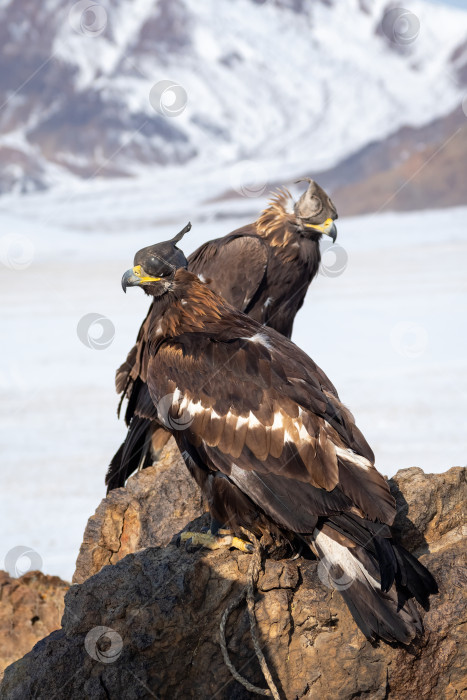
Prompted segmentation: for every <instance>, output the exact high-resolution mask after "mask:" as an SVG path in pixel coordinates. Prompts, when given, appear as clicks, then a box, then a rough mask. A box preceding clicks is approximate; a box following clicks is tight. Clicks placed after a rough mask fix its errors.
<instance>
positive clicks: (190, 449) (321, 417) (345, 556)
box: [122, 241, 437, 643]
mask: <svg viewBox="0 0 467 700" xmlns="http://www.w3.org/2000/svg"><path fill="white" fill-rule="evenodd" d="M187 268H188V261H187V260H186V259H185V258H184V255H183V253H182V251H181V250H180V249H179V248H178V247H177V246H176V244H175V242H174V241H169V242H166V243H163V244H158V245H154V246H150V247H148V248H144V249H142V250H140V251H139V252H138V253H137V254H136V256H135V260H134V267H133V268H132V269H130V270H128V271H127V272H126V273H125V274H124V276H123V279H122V286H123V289H124V290H126V288H127V287H129V286H141V287H142V288H143V289H144V291H145V292H146V293H147V294H150V295H151V296H153V304H152V309H151V312H150V315H149V318H148V320H147V344H146V347H145V355H146V359H145V361H146V372H147V374H146V380H147V386H148V389H149V392H148V394H149V400H150V402H151V404H152V409H153V413H154V415H156V414H157V415H158V416H159V420H162V421H163V422H164V424H165V426H166V427H167V429H168V430H169V431H170V432H171V433H172V435H173V436H174V437H175V439H176V441H177V444H178V447H179V449H180V451H181V453H182V455H183V457H184V460H185V463H186V465H187V467H188V469H189V471H190V472H191V474H192V476H193V477H194V478H195V480H196V482H197V483H198V485H199V486H200V488H201V490H202V492H203V494H204V496H205V498H206V500H207V502H208V504H209V510H210V512H211V516H212V518H213V521H214V523H217V524H219V523H220V524H222V525H223V526H224V527H225V526H226V525H227V526H228V527H229V528H230V529H231V530H232V531H233V533H234V534H235V535H237V539H236V542H237V543H238V542H241V540H240V539H239V538H238V535H239V529H240V528H241V527H243V528H247V529H248V530H250V531H252V532H254V533H255V534H256V535H257V536H263V535H265V536H266V537H268V538H269V539H270V540H271V539H272V540H281V539H282V540H284V541H287V542H289V543H291V544H292V545H293V546H296V543H297V541H298V542H301V543H303V542H305V543H306V544H307V547H310V548H311V549H312V551H313V552H314V553H315V554H316V555H317V557H318V558H319V559H320V560H321V563H325V565H326V566H327V567H329V569H330V570H332V571H333V572H334V573H335V574H336V575H337V576H338V577H339V578H342V577H344V578H345V579H346V581H347V584H346V585H345V586H341V587H340V589H341V593H342V596H343V597H344V599H345V601H346V602H347V604H348V606H349V609H350V611H351V613H352V615H353V617H354V619H355V621H356V623H357V624H358V626H359V627H360V629H361V630H362V632H363V633H364V634H365V635H366V636H367V637H368V638H370V639H371V638H375V637H380V638H382V639H384V640H387V641H389V642H402V643H408V642H409V641H410V640H412V639H413V638H414V637H415V636H416V635H417V633H419V632H421V630H422V623H421V619H420V616H419V613H418V611H417V609H416V607H415V605H414V603H413V600H412V598H415V599H416V600H417V601H418V602H419V603H420V604H422V605H423V606H425V607H426V606H427V605H428V599H429V595H430V593H435V592H436V591H437V586H436V582H435V581H434V579H433V577H432V576H431V574H430V573H429V571H428V570H427V569H426V568H425V567H424V566H423V565H422V564H420V563H419V562H418V561H417V559H415V558H414V557H413V556H412V555H411V554H410V553H409V552H407V551H406V550H405V549H404V548H403V547H401V546H400V545H398V544H396V543H395V542H394V541H393V539H392V536H391V529H390V526H391V524H392V522H393V520H394V515H395V503H394V499H393V497H392V495H391V493H390V491H389V487H388V485H387V482H386V481H385V479H384V478H383V477H382V476H381V474H379V472H378V471H377V470H376V469H375V467H374V455H373V452H372V450H371V448H370V447H369V446H368V444H367V442H366V440H365V438H364V437H363V435H362V433H361V432H360V430H359V429H358V428H357V426H356V425H355V422H354V418H353V416H352V415H351V413H350V412H349V410H348V409H347V408H346V407H345V406H344V405H343V404H342V403H341V402H340V400H339V397H338V395H337V392H336V389H335V388H334V386H333V385H332V383H331V382H330V381H329V379H328V378H327V377H326V375H325V374H324V372H322V371H321V370H320V368H319V367H317V365H316V364H315V363H314V362H313V360H311V359H310V358H309V357H308V356H307V355H306V354H305V353H304V352H302V351H301V350H300V349H299V348H298V347H297V346H296V345H294V344H293V343H292V342H291V341H290V340H289V339H288V338H286V337H284V336H283V335H280V334H279V333H277V332H276V331H274V330H273V329H271V328H268V327H265V326H262V325H261V324H260V323H258V321H256V320H255V319H252V318H251V317H249V316H247V315H246V314H244V313H242V312H241V311H238V309H235V308H234V307H233V306H232V305H230V304H228V303H227V302H226V301H225V300H224V299H222V297H220V296H219V295H218V294H216V293H215V292H213V291H212V290H211V289H210V288H209V287H208V286H207V285H206V284H204V283H203V282H201V281H200V280H199V278H198V277H197V276H196V275H195V274H193V273H192V272H190V271H189V270H188V269H187ZM189 536H190V537H191V538H192V539H193V542H194V543H198V544H200V543H202V544H205V545H207V546H213V547H216V546H217V545H218V544H219V541H218V539H217V538H218V535H216V534H215V528H214V532H211V533H207V534H205V533H189Z"/></svg>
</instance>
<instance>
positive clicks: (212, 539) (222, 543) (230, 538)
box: [178, 531, 253, 553]
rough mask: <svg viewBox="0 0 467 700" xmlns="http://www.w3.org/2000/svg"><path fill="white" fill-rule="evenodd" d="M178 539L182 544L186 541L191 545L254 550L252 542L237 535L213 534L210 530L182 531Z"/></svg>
mask: <svg viewBox="0 0 467 700" xmlns="http://www.w3.org/2000/svg"><path fill="white" fill-rule="evenodd" d="M178 540H179V541H180V544H181V543H182V542H185V543H186V545H188V546H189V547H206V548H207V549H222V548H223V547H227V548H229V549H230V548H231V547H233V548H234V549H239V550H240V551H241V552H248V553H251V552H253V545H252V544H251V543H250V542H245V540H242V539H240V537H235V536H234V535H231V534H230V535H224V536H219V535H213V534H212V533H210V532H189V531H187V532H182V533H181V535H179V538H178Z"/></svg>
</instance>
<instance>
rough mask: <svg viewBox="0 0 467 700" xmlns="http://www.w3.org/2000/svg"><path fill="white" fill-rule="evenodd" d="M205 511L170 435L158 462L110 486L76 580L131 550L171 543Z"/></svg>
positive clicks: (88, 534) (87, 538)
mask: <svg viewBox="0 0 467 700" xmlns="http://www.w3.org/2000/svg"><path fill="white" fill-rule="evenodd" d="M205 510H206V508H205V507H204V505H203V503H202V499H201V494H200V491H199V489H198V487H197V486H196V484H195V482H194V481H193V479H191V478H190V477H189V475H188V472H187V468H186V466H185V464H184V462H183V460H182V458H181V456H180V453H179V451H178V448H177V446H176V444H175V441H174V440H170V442H169V443H168V444H167V445H166V447H165V449H164V451H163V453H162V456H161V459H160V460H159V462H158V463H157V464H156V465H155V466H153V467H148V468H147V469H143V471H141V472H138V473H137V474H135V475H134V476H132V477H131V478H130V479H129V480H128V482H127V484H126V487H125V488H121V489H115V490H114V491H111V492H110V493H109V495H108V496H107V498H104V499H103V500H102V502H101V503H100V505H99V507H98V508H97V510H96V512H95V514H94V515H92V516H91V517H90V518H89V521H88V524H87V526H86V530H85V532H84V537H83V543H82V545H81V548H80V551H79V555H78V559H77V562H76V570H75V573H74V574H73V583H82V582H83V581H85V580H86V579H87V578H89V577H90V576H92V575H93V574H96V573H97V572H98V571H100V570H101V569H102V567H103V566H106V565H107V564H116V562H118V561H120V559H123V557H125V556H126V555H127V554H130V553H131V552H136V551H138V550H139V549H143V548H144V547H154V546H162V545H166V544H168V543H169V542H170V540H171V539H172V537H173V536H174V534H175V533H177V532H179V531H180V530H182V529H183V528H184V527H185V525H186V524H187V523H189V522H190V521H191V520H193V519H194V518H197V517H198V516H199V515H201V514H202V513H204V512H205Z"/></svg>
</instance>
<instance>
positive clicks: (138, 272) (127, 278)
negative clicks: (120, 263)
mask: <svg viewBox="0 0 467 700" xmlns="http://www.w3.org/2000/svg"><path fill="white" fill-rule="evenodd" d="M160 279H161V278H160V277H150V276H149V275H146V274H145V273H144V270H143V268H142V267H141V265H135V267H132V268H131V270H127V271H126V272H125V274H124V275H123V277H122V289H123V291H124V292H125V293H126V288H127V287H137V286H138V285H140V284H144V283H145V282H159V280H160Z"/></svg>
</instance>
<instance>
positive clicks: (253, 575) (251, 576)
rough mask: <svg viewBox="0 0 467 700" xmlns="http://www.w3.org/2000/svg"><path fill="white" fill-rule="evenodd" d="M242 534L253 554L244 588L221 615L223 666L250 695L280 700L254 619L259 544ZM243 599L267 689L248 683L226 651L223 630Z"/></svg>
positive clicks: (248, 534) (220, 629)
mask: <svg viewBox="0 0 467 700" xmlns="http://www.w3.org/2000/svg"><path fill="white" fill-rule="evenodd" d="M242 532H243V533H244V534H245V535H246V536H247V537H248V539H249V540H250V542H251V543H252V544H253V554H252V555H251V561H250V565H249V567H248V573H247V582H246V584H245V586H244V587H243V588H242V590H241V591H240V593H239V594H238V595H237V597H236V598H234V599H233V600H232V601H231V602H230V603H229V604H228V606H227V607H226V609H225V610H224V612H223V614H222V618H221V623H220V627H219V632H220V645H221V651H222V656H223V657H224V662H225V665H226V666H227V668H228V669H229V671H230V673H231V674H232V676H233V677H234V678H235V680H236V681H238V683H241V684H242V685H243V686H244V687H245V688H246V689H247V690H249V691H250V693H256V694H257V695H265V696H267V697H272V698H274V700H280V695H279V692H278V690H277V687H276V684H275V683H274V681H273V678H272V676H271V672H270V670H269V668H268V665H267V662H266V659H265V658H264V654H263V652H262V650H261V646H260V644H259V640H258V626H257V623H256V617H255V587H256V584H257V582H258V576H259V572H260V569H261V544H260V542H259V541H258V539H257V538H256V537H255V535H253V533H251V532H248V531H246V530H243V528H242ZM244 598H246V601H247V609H248V618H249V621H250V634H251V639H252V641H253V648H254V650H255V654H256V657H257V659H258V661H259V665H260V666H261V670H262V672H263V676H264V678H265V679H266V683H267V684H268V688H259V687H258V686H256V685H253V684H252V683H250V681H249V680H247V679H246V678H244V677H243V676H241V675H240V673H239V672H238V671H237V669H236V668H235V666H234V665H233V663H232V662H231V660H230V657H229V652H228V650H227V642H226V638H225V628H226V626H227V621H228V619H229V617H230V615H231V613H232V611H233V610H235V608H237V607H238V606H239V605H240V604H241V603H242V601H243V599H244Z"/></svg>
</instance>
